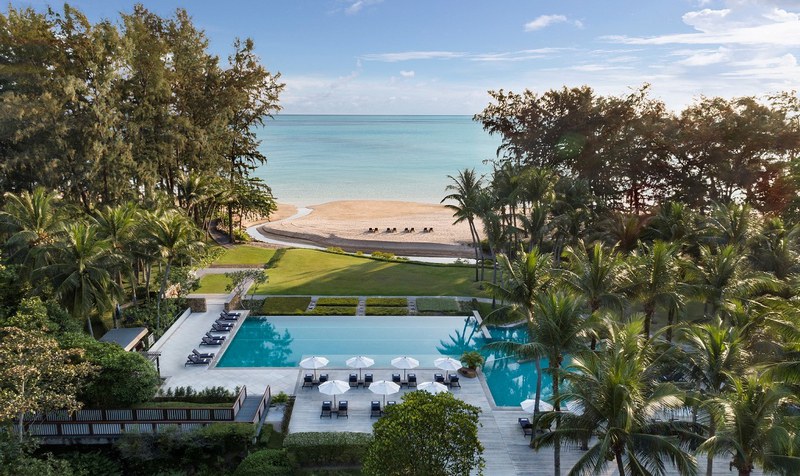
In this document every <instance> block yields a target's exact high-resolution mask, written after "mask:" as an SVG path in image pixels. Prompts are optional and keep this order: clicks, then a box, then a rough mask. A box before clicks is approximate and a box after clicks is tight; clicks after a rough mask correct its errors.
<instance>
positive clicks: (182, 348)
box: [152, 295, 762, 476]
mask: <svg viewBox="0 0 800 476" xmlns="http://www.w3.org/2000/svg"><path fill="white" fill-rule="evenodd" d="M224 299H225V296H223V295H209V296H207V306H208V311H207V312H204V313H192V314H189V315H188V316H186V317H185V318H182V319H180V320H179V321H178V322H176V323H175V324H174V325H173V326H172V327H171V328H170V329H169V331H168V332H167V333H166V334H165V335H164V336H163V337H162V338H161V339H160V340H159V341H158V342H157V343H156V344H155V346H154V347H153V349H152V350H154V351H160V352H161V360H160V362H161V374H162V376H164V377H165V378H166V382H165V384H164V388H167V387H178V386H191V387H193V388H195V389H202V388H206V387H212V386H222V387H226V388H229V389H234V388H235V387H237V386H242V385H246V386H247V390H248V394H250V395H252V394H260V393H263V392H264V389H265V388H266V386H267V385H269V386H270V388H271V390H272V392H273V394H276V393H278V392H280V391H283V392H286V393H289V394H292V393H294V394H296V395H297V400H296V403H295V407H294V411H293V414H292V419H291V423H290V426H289V431H290V432H299V431H357V432H371V431H372V424H373V423H374V422H375V421H376V420H375V419H374V418H370V417H369V404H370V402H371V401H372V400H381V402H383V397H382V396H380V395H376V394H374V393H372V392H370V391H369V390H368V389H364V388H363V387H362V388H358V389H351V390H349V391H348V392H347V393H345V394H343V395H337V396H336V400H337V401H338V400H341V399H342V398H344V399H346V400H347V401H348V402H349V418H336V416H335V415H334V416H333V418H330V419H329V418H320V417H319V416H320V408H321V403H322V401H323V400H332V399H333V397H332V396H328V395H323V394H321V393H320V392H319V391H318V389H317V388H316V387H313V388H301V385H302V375H303V373H304V372H305V371H304V370H303V369H298V368H285V369H284V368H230V369H227V368H218V367H216V360H217V359H216V358H215V359H214V361H213V362H212V365H211V366H209V367H206V366H184V363H185V362H186V356H187V355H188V354H189V353H190V352H191V351H192V349H194V348H197V349H198V350H199V351H200V352H216V353H217V357H219V355H220V354H221V352H223V351H224V349H225V347H226V346H227V345H228V342H230V340H232V339H233V336H234V335H235V332H236V330H237V329H238V326H236V327H234V331H233V332H231V335H230V336H229V337H228V338H227V339H226V342H225V344H224V345H223V346H221V347H210V346H199V345H198V344H199V342H200V339H201V337H202V336H203V335H204V334H205V332H206V331H207V330H209V329H210V328H211V324H212V323H213V322H214V321H215V320H216V319H217V317H218V316H219V313H220V311H222V308H223V301H224ZM369 371H370V372H371V373H373V374H374V376H375V380H380V379H388V380H391V374H392V373H395V372H397V370H396V369H378V368H371V369H370V370H369ZM324 372H326V373H328V374H329V376H330V378H332V379H334V378H336V379H340V380H344V381H347V377H348V375H349V374H350V373H351V372H353V370H352V369H328V368H326V369H324ZM414 372H415V373H416V374H417V380H418V381H419V382H424V381H426V380H431V379H432V377H433V373H435V372H441V371H440V370H438V369H414ZM461 385H462V388H460V389H459V388H456V389H453V390H452V392H453V394H454V395H455V396H456V397H458V398H460V399H462V400H464V401H465V402H467V403H469V404H471V405H475V406H478V407H480V408H481V410H482V412H481V416H480V424H481V427H480V429H479V431H478V435H479V437H480V439H481V442H482V444H483V446H484V458H485V459H486V468H485V472H484V474H486V475H488V476H494V475H498V476H505V475H509V476H510V475H550V474H553V452H552V450H549V449H548V450H542V451H540V452H537V451H534V450H532V449H531V448H529V447H528V442H529V440H528V438H526V437H524V436H523V434H522V430H521V429H520V427H519V425H518V424H517V418H520V417H523V416H527V415H526V414H525V413H524V412H522V411H521V410H516V409H504V408H497V407H494V405H493V404H492V403H490V401H489V399H488V398H487V393H486V392H488V389H486V387H485V384H484V383H483V382H482V381H481V380H480V379H466V378H462V379H461ZM407 391H408V390H407V389H406V388H403V389H402V390H401V392H400V393H398V394H395V395H390V396H387V400H396V401H400V400H401V397H402V395H403V393H405V392H407ZM584 454H585V453H584V452H582V451H580V450H579V449H577V448H570V447H567V448H564V449H562V455H561V462H562V463H561V464H562V471H563V473H564V474H566V473H567V472H568V470H569V468H571V467H572V465H573V464H575V463H576V462H577V461H578V460H579V459H580V458H581V457H582V456H583V455H584ZM698 459H699V460H700V471H699V472H700V473H704V472H705V457H704V456H701V457H699V458H698ZM729 461H730V458H728V457H721V458H716V459H715V460H714V474H715V475H728V474H735V470H734V472H731V470H730V469H729ZM600 474H602V475H608V476H611V475H616V474H617V472H616V469H615V468H614V467H613V465H609V466H608V467H607V470H606V471H605V472H603V473H600ZM667 474H668V475H677V474H678V473H677V471H675V470H667ZM761 474H762V473H761V472H758V471H754V472H753V473H752V475H753V476H761Z"/></svg>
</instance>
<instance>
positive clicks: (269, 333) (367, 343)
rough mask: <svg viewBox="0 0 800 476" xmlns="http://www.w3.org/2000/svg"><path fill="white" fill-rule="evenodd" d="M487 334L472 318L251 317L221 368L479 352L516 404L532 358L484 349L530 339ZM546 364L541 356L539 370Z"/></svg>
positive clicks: (427, 359)
mask: <svg viewBox="0 0 800 476" xmlns="http://www.w3.org/2000/svg"><path fill="white" fill-rule="evenodd" d="M490 332H491V337H490V338H487V337H485V336H484V334H483V332H482V331H481V329H480V328H479V327H478V326H477V324H476V322H475V320H474V319H472V318H464V317H412V316H403V317H384V316H381V317H377V316H376V317H355V316H336V317H333V316H330V317H328V316H302V317H300V316H270V317H249V318H247V319H246V320H245V321H244V322H243V323H242V324H241V328H240V329H239V330H238V332H237V333H236V336H235V337H234V338H233V341H232V342H231V343H230V344H229V345H228V348H227V349H226V350H225V353H224V354H223V355H222V357H221V359H220V361H219V362H218V363H217V367H296V366H298V365H299V363H300V361H301V360H302V359H304V358H306V357H310V356H312V355H319V356H325V357H326V358H328V359H329V360H330V364H329V366H330V367H334V368H345V367H346V364H345V361H346V360H347V359H349V358H350V357H353V356H355V355H366V356H369V357H371V358H372V359H374V360H375V367H376V368H392V367H391V363H390V361H391V359H393V358H395V357H398V356H401V355H408V356H411V357H414V358H415V359H417V360H419V361H420V367H423V368H433V367H434V365H433V361H434V360H435V359H437V358H439V357H442V356H451V357H455V358H459V357H460V356H461V354H463V353H464V352H466V351H471V350H478V351H479V352H481V354H483V355H484V357H485V358H486V364H485V365H484V368H483V372H484V376H485V377H486V381H487V383H488V385H489V389H490V390H491V392H492V397H493V398H494V401H495V404H496V405H499V406H517V405H519V403H520V402H521V401H522V400H525V399H526V398H532V397H533V394H534V392H535V389H536V370H535V368H534V364H533V362H524V363H520V362H517V361H516V359H514V358H513V357H507V356H505V355H503V354H502V353H498V352H496V351H488V350H486V349H484V348H483V347H484V346H485V345H486V344H487V343H489V342H492V341H494V340H513V341H516V342H525V341H526V340H527V333H526V330H525V329H524V328H514V329H492V330H491V331H490ZM546 367H547V362H546V361H543V362H542V368H546ZM420 377H422V376H420ZM423 379H424V377H423ZM550 392H551V384H550V378H549V377H548V376H547V375H545V377H544V379H543V383H542V395H543V396H547V395H549V394H550Z"/></svg>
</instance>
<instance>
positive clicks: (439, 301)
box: [417, 298, 461, 312]
mask: <svg viewBox="0 0 800 476" xmlns="http://www.w3.org/2000/svg"><path fill="white" fill-rule="evenodd" d="M417 310H418V311H420V312H428V311H442V312H459V311H460V310H461V308H460V307H459V305H458V301H456V300H455V299H453V298H418V299H417Z"/></svg>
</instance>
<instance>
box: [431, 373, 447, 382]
mask: <svg viewBox="0 0 800 476" xmlns="http://www.w3.org/2000/svg"><path fill="white" fill-rule="evenodd" d="M433 381H434V382H439V383H444V375H442V374H433Z"/></svg>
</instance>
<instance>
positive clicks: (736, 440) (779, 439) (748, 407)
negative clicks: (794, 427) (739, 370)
mask: <svg viewBox="0 0 800 476" xmlns="http://www.w3.org/2000/svg"><path fill="white" fill-rule="evenodd" d="M715 403H716V405H717V406H718V408H719V410H720V414H721V416H722V417H721V419H720V421H719V429H718V431H717V433H716V434H715V435H714V436H712V437H710V438H709V439H707V440H706V441H705V442H704V443H703V444H702V445H700V447H699V448H698V451H700V452H708V453H709V454H710V455H712V456H713V455H720V454H730V455H731V456H732V460H731V466H732V467H734V468H736V469H737V470H738V471H739V476H749V475H750V474H751V473H752V471H753V469H755V467H756V465H758V466H760V467H761V468H762V469H763V470H764V471H765V472H770V473H776V474H800V457H799V456H797V455H798V451H799V450H800V447H798V440H797V438H796V436H795V435H793V434H792V432H790V431H789V426H788V421H786V420H785V415H784V414H783V412H784V411H785V405H786V404H789V403H795V404H796V403H797V395H795V394H793V393H792V392H791V391H790V390H789V389H788V388H786V387H785V386H783V385H779V384H774V383H773V382H772V380H771V379H770V378H765V377H764V376H756V375H750V376H748V377H746V378H737V379H733V381H732V390H731V391H730V392H728V393H726V394H723V395H721V396H720V397H719V398H717V399H715Z"/></svg>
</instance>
